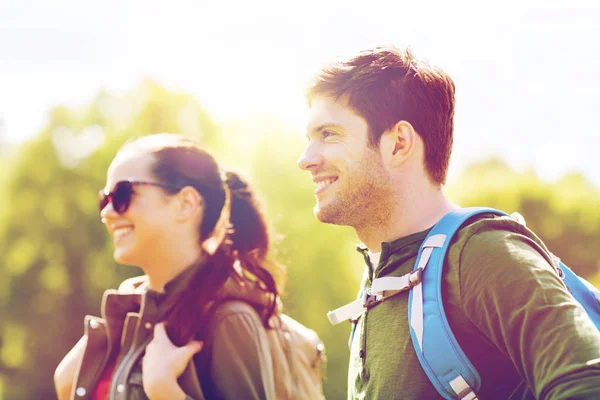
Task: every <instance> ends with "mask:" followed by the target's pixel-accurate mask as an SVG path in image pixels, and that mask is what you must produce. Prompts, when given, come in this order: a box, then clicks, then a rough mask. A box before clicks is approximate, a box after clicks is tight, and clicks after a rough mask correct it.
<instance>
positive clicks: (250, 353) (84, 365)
mask: <svg viewBox="0 0 600 400" xmlns="http://www.w3.org/2000/svg"><path fill="white" fill-rule="evenodd" d="M193 270H194V267H190V268H188V269H187V270H185V271H184V272H183V273H182V274H180V275H179V276H178V277H176V278H175V279H174V280H172V281H171V282H169V283H168V284H167V285H166V286H165V289H164V293H159V292H156V291H153V290H149V289H148V288H147V279H146V277H137V278H132V279H128V280H126V281H125V282H123V284H121V286H120V287H119V289H118V290H107V291H106V292H105V293H104V296H103V299H102V306H101V315H102V317H101V318H98V317H93V316H87V317H86V318H85V335H86V336H87V346H86V349H85V352H84V356H83V359H82V361H81V366H80V368H79V370H78V373H77V375H76V377H75V386H74V389H73V394H72V398H73V399H91V398H92V396H93V392H94V390H95V387H96V384H97V383H98V380H99V379H100V377H101V375H102V372H103V371H104V368H105V367H106V365H107V363H108V361H109V359H110V358H111V356H112V357H117V364H116V368H115V370H114V373H113V377H112V381H111V388H110V392H109V399H111V400H113V399H114V400H121V399H123V400H125V399H126V400H132V399H147V397H146V395H145V393H144V390H143V386H142V368H141V361H142V357H143V355H144V349H145V347H146V345H147V344H148V343H149V342H150V341H151V340H152V334H153V327H154V324H156V323H158V322H160V320H159V316H160V315H164V310H167V309H169V308H170V307H171V305H172V301H173V299H174V297H175V296H174V295H175V294H177V293H179V292H180V291H181V290H183V289H184V288H185V285H186V281H187V278H188V277H189V275H190V274H191V273H193ZM226 285H227V284H226ZM220 296H221V298H223V299H225V298H227V299H236V298H238V299H243V300H244V301H227V302H223V303H222V304H221V305H220V306H219V307H218V308H217V309H216V311H215V312H214V313H211V318H210V319H209V320H208V321H207V323H208V324H210V325H209V329H208V337H206V340H205V345H204V347H203V349H202V351H201V352H200V353H199V354H197V355H196V356H195V357H194V363H190V365H188V368H187V369H186V371H185V372H184V374H183V375H182V376H181V377H180V379H179V384H180V386H181V387H182V389H183V390H184V392H186V393H187V394H188V399H189V400H202V399H204V398H207V399H238V398H240V397H239V394H240V393H244V398H247V399H274V398H275V396H274V382H273V370H272V363H271V359H270V353H269V348H268V343H267V340H266V333H265V329H264V327H263V325H262V322H261V319H260V317H259V315H258V313H257V311H256V310H255V309H254V308H253V307H252V306H251V305H250V304H249V303H252V304H255V305H256V306H257V307H259V306H260V305H261V302H262V301H263V300H264V298H263V297H262V296H261V295H259V294H257V293H251V292H249V291H247V292H244V291H239V290H238V291H237V293H234V294H232V295H224V294H221V295H220Z"/></svg>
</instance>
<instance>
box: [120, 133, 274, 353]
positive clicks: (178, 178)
mask: <svg viewBox="0 0 600 400" xmlns="http://www.w3.org/2000/svg"><path fill="white" fill-rule="evenodd" d="M122 150H133V151H139V152H143V153H149V154H152V155H153V156H154V158H155V159H156V161H155V164H154V167H153V171H152V172H153V174H154V176H155V178H156V179H157V180H158V181H159V182H162V183H168V184H170V185H175V186H177V187H180V188H183V187H185V186H191V187H193V188H194V189H196V190H197V191H198V193H199V194H200V195H201V196H202V198H203V201H204V215H203V218H202V222H201V224H200V226H199V228H198V229H199V240H200V242H203V241H205V240H206V239H207V238H209V237H210V236H211V235H213V234H214V233H218V232H214V231H215V229H216V226H217V222H218V221H219V218H220V217H221V213H222V212H223V207H224V205H225V203H226V190H229V192H230V193H231V195H230V205H231V207H230V217H229V218H230V222H231V224H232V225H233V229H232V230H231V231H230V232H229V233H228V234H226V235H225V238H224V240H223V241H222V243H221V244H220V245H219V247H218V248H217V249H216V250H215V251H214V253H213V254H212V255H208V257H209V258H208V260H207V261H206V264H205V266H204V267H203V268H199V269H197V270H196V271H195V272H194V274H193V276H192V277H191V278H190V279H189V281H188V284H187V286H186V289H185V290H183V291H182V292H181V293H180V294H179V295H178V298H177V299H176V301H174V303H173V304H174V306H173V308H171V310H170V311H169V312H168V314H167V315H166V318H165V319H166V322H167V332H168V333H169V336H170V338H171V340H172V341H173V342H174V343H175V344H176V345H178V346H181V345H184V344H186V343H187V342H188V341H189V340H190V339H192V338H193V337H194V336H196V334H197V333H198V332H200V331H201V328H202V325H205V324H204V323H203V318H202V317H203V312H204V311H206V306H207V305H208V304H209V303H210V302H211V301H212V300H213V299H214V295H215V292H216V291H217V290H218V289H219V288H220V287H221V286H222V285H223V284H224V283H225V281H226V280H227V278H228V277H229V276H230V275H231V274H233V273H234V265H235V264H236V262H239V265H240V266H241V267H242V269H243V270H244V271H245V272H248V273H250V274H251V275H252V276H253V277H255V278H256V279H257V280H258V281H259V282H260V284H261V286H262V287H263V288H265V289H266V290H267V291H268V292H270V293H272V296H269V297H270V298H271V304H269V306H268V307H267V312H266V313H263V316H264V320H263V322H264V324H265V326H267V321H268V319H269V317H270V316H271V315H272V313H273V312H274V310H275V307H276V302H277V296H278V294H279V290H281V289H282V286H283V279H284V276H285V273H284V271H283V266H282V265H280V264H279V263H277V262H276V261H274V260H271V259H267V254H268V252H269V242H270V240H269V228H268V224H267V222H266V219H265V216H264V214H263V211H262V208H261V207H260V204H259V203H258V201H257V199H256V196H255V194H254V193H253V191H252V190H251V188H250V187H249V185H248V184H247V183H246V182H245V181H244V180H243V179H242V178H241V177H240V176H239V175H237V174H236V173H234V172H222V171H221V169H220V168H219V165H218V164H217V162H216V160H215V159H214V157H213V156H211V155H210V154H209V153H208V152H207V151H206V150H204V149H202V148H201V147H200V146H199V145H198V144H197V143H196V142H194V141H193V140H191V139H189V138H186V137H185V136H182V135H175V134H156V135H151V136H146V137H142V138H140V139H137V140H136V141H133V142H130V143H127V144H126V145H125V146H124V147H123V148H122ZM165 190H166V191H167V192H168V193H171V194H175V193H177V191H178V190H177V189H174V190H170V189H165ZM274 277H275V278H277V281H276V279H274ZM190 316H197V318H190Z"/></svg>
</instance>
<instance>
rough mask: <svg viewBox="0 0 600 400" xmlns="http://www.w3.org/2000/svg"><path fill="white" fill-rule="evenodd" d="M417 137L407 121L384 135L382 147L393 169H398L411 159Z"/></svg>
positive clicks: (400, 122)
mask: <svg viewBox="0 0 600 400" xmlns="http://www.w3.org/2000/svg"><path fill="white" fill-rule="evenodd" d="M417 135H418V134H417V132H416V131H415V129H414V128H413V126H412V125H411V124H410V123H409V122H407V121H398V122H397V123H396V124H395V125H394V126H393V127H392V128H391V129H390V130H388V131H387V132H385V133H384V134H383V135H382V137H381V145H380V147H381V148H382V150H383V151H384V157H385V158H386V159H387V160H389V163H390V166H391V167H397V166H399V165H401V164H403V163H404V162H405V161H406V160H408V159H409V158H410V155H411V154H412V153H413V151H414V149H415V145H416V141H417Z"/></svg>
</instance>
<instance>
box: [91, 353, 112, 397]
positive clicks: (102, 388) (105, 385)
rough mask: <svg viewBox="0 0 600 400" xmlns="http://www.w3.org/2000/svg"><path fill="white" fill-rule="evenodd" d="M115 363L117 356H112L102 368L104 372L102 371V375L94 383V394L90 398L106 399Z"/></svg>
mask: <svg viewBox="0 0 600 400" xmlns="http://www.w3.org/2000/svg"><path fill="white" fill-rule="evenodd" d="M116 364H117V357H116V356H113V357H111V358H110V360H109V361H108V364H106V367H105V368H104V372H102V376H101V377H100V380H99V381H98V383H97V384H96V389H95V390H94V395H93V396H92V400H106V399H108V392H109V390H110V381H111V379H112V376H113V372H114V371H115V367H116Z"/></svg>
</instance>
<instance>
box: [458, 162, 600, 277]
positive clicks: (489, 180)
mask: <svg viewBox="0 0 600 400" xmlns="http://www.w3.org/2000/svg"><path fill="white" fill-rule="evenodd" d="M448 194H449V196H450V197H451V198H452V199H453V200H454V201H456V202H457V203H458V204H460V205H461V206H475V205H479V206H481V205H483V206H489V207H494V208H498V209H501V210H503V211H506V212H508V213H511V212H514V211H516V212H519V213H520V214H522V215H523V216H524V217H525V221H526V222H527V226H528V227H529V228H531V229H532V230H533V231H534V232H535V233H536V234H537V235H538V236H539V237H540V238H541V239H542V240H543V241H544V242H545V243H546V245H547V246H548V248H549V249H550V251H552V252H553V253H554V254H555V255H556V256H558V257H560V258H561V259H562V260H563V261H564V262H565V264H567V265H568V266H569V267H570V268H571V269H573V270H574V271H575V272H576V273H577V274H579V275H580V276H582V277H584V278H587V279H591V280H593V281H595V282H596V284H600V280H598V272H599V269H600V247H598V246H597V243H598V238H600V190H598V188H596V187H594V186H593V185H592V184H591V183H590V182H589V181H587V180H586V179H585V177H584V176H582V175H581V174H577V173H571V174H567V175H565V176H564V177H563V178H562V179H560V180H559V181H557V182H555V183H548V182H544V181H542V180H540V179H539V178H538V177H537V176H536V175H535V174H534V173H533V172H531V171H526V172H521V173H519V172H516V171H514V170H512V169H511V168H509V167H508V166H507V165H506V164H505V163H504V162H503V161H501V160H499V159H491V160H488V161H485V162H482V163H478V164H474V165H472V166H470V167H469V168H467V169H466V171H465V172H464V174H463V175H462V176H461V177H459V178H458V179H457V180H456V182H455V183H454V184H452V185H451V186H450V187H449V190H448Z"/></svg>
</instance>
